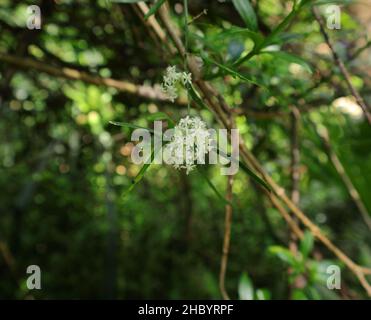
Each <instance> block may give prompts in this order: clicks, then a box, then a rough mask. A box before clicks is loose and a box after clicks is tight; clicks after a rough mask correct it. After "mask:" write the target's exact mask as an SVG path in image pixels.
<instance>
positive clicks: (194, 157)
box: [164, 116, 213, 174]
mask: <svg viewBox="0 0 371 320" xmlns="http://www.w3.org/2000/svg"><path fill="white" fill-rule="evenodd" d="M212 143H213V137H212V136H211V134H210V132H209V131H208V130H207V127H206V124H205V122H203V121H202V120H201V119H200V118H199V117H190V116H187V117H185V118H182V119H180V121H179V123H178V124H177V125H176V126H175V127H174V135H173V136H172V138H171V141H170V142H169V143H168V144H166V145H165V146H164V154H166V155H167V158H168V159H167V162H168V163H170V164H172V165H173V166H174V168H176V169H186V173H187V174H188V173H189V172H191V171H192V170H193V169H194V168H195V167H196V164H197V163H200V162H201V163H205V155H206V154H207V153H208V152H209V151H210V146H211V145H212Z"/></svg>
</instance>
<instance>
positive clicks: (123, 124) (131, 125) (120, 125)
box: [109, 121, 155, 133]
mask: <svg viewBox="0 0 371 320" xmlns="http://www.w3.org/2000/svg"><path fill="white" fill-rule="evenodd" d="M109 123H110V124H113V125H115V126H119V127H128V128H132V129H144V130H148V131H149V132H151V133H155V132H154V131H153V130H152V129H150V128H145V127H141V126H137V125H136V124H132V123H128V122H117V121H110V122H109Z"/></svg>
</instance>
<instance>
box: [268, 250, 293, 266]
mask: <svg viewBox="0 0 371 320" xmlns="http://www.w3.org/2000/svg"><path fill="white" fill-rule="evenodd" d="M268 251H269V252H270V253H272V254H274V255H275V256H277V257H278V258H280V259H281V260H282V261H284V262H286V263H288V264H289V265H290V266H296V265H297V261H296V258H295V256H294V255H293V254H292V252H291V251H290V250H289V249H287V248H284V247H281V246H270V247H269V249H268Z"/></svg>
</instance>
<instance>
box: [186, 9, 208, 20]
mask: <svg viewBox="0 0 371 320" xmlns="http://www.w3.org/2000/svg"><path fill="white" fill-rule="evenodd" d="M203 15H207V9H203V10H202V11H201V12H200V13H199V14H198V15H197V16H195V17H194V18H193V19H191V20H190V21H188V24H192V23H193V22H195V21H196V20H197V19H198V18H201V17H202V16H203Z"/></svg>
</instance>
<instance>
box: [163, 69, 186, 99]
mask: <svg viewBox="0 0 371 320" xmlns="http://www.w3.org/2000/svg"><path fill="white" fill-rule="evenodd" d="M179 83H181V84H182V85H183V86H187V84H191V83H192V75H191V73H187V72H178V71H177V69H176V66H169V67H167V68H166V72H165V74H164V77H163V83H162V85H161V88H162V91H163V92H164V93H165V94H166V95H167V97H168V98H169V100H170V101H171V102H174V101H175V99H176V98H178V88H177V86H178V84H179Z"/></svg>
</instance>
